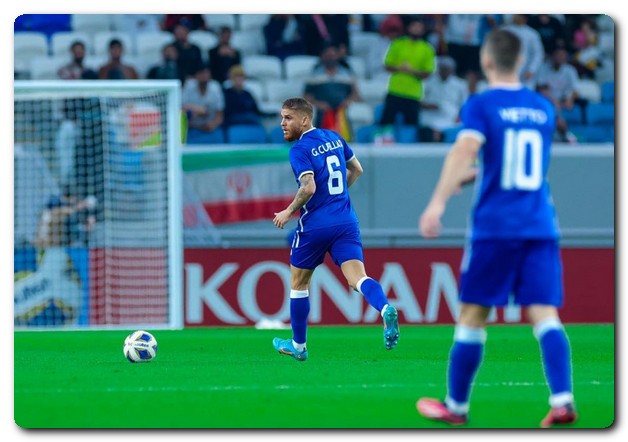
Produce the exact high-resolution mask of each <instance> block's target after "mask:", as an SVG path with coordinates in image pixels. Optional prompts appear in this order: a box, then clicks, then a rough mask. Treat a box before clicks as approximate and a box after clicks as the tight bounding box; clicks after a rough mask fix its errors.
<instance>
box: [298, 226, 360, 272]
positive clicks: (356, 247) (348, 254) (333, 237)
mask: <svg viewBox="0 0 628 442" xmlns="http://www.w3.org/2000/svg"><path fill="white" fill-rule="evenodd" d="M327 252H329V254H330V255H331V258H332V259H333V261H334V263H335V264H336V265H337V266H339V265H341V264H342V263H343V262H345V261H349V260H351V259H359V260H360V261H364V255H363V253H362V238H361V237H360V229H359V227H358V224H357V223H352V224H342V225H339V226H331V227H323V228H322V229H315V230H306V231H305V232H298V231H297V232H296V233H295V235H294V238H293V240H292V248H291V250H290V264H292V265H293V266H295V267H298V268H300V269H311V270H314V269H315V268H316V267H317V266H319V265H320V264H322V263H323V261H324V260H325V254H326V253H327Z"/></svg>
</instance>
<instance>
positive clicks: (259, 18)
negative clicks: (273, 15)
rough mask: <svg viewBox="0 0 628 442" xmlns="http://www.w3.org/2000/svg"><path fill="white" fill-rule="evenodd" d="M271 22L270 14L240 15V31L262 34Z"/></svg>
mask: <svg viewBox="0 0 628 442" xmlns="http://www.w3.org/2000/svg"><path fill="white" fill-rule="evenodd" d="M269 20H270V14H242V15H240V26H239V28H238V29H239V30H240V31H258V32H262V30H263V29H264V26H266V24H267V23H268V21H269Z"/></svg>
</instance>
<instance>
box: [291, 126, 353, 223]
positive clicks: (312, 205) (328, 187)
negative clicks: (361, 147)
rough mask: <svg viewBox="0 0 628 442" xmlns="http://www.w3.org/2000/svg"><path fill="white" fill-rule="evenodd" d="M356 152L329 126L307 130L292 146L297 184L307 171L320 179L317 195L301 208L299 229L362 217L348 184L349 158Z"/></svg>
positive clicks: (350, 221) (292, 158)
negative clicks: (356, 210)
mask: <svg viewBox="0 0 628 442" xmlns="http://www.w3.org/2000/svg"><path fill="white" fill-rule="evenodd" d="M353 156H354V155H353V151H352V150H351V148H350V147H349V146H348V145H347V143H346V141H345V140H344V139H343V138H342V137H341V136H340V135H338V134H337V133H336V132H334V131H331V130H327V129H317V128H313V129H311V130H309V131H307V132H305V133H303V135H302V136H301V138H300V139H299V140H298V141H297V142H296V143H294V145H293V146H292V147H291V148H290V165H291V166H292V171H293V172H294V176H295V177H296V180H297V185H299V184H300V182H299V180H300V178H301V177H302V176H303V175H304V174H306V173H313V174H314V181H315V183H316V192H315V193H314V196H313V197H312V198H311V199H310V200H309V201H308V202H307V204H305V206H304V207H302V208H301V217H300V218H299V225H298V227H297V230H298V231H300V232H303V231H305V230H314V229H320V228H322V227H330V226H336V225H340V224H348V223H354V222H357V221H358V218H357V216H356V214H355V211H354V210H353V207H352V205H351V200H350V198H349V191H348V186H347V161H349V160H351V159H352V158H353Z"/></svg>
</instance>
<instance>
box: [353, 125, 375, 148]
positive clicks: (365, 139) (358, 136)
mask: <svg viewBox="0 0 628 442" xmlns="http://www.w3.org/2000/svg"><path fill="white" fill-rule="evenodd" d="M375 127H376V126H375V125H374V124H369V125H368V126H362V127H359V128H358V129H357V130H356V131H355V141H356V143H372V142H373V133H374V132H375Z"/></svg>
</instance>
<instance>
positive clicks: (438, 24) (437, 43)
mask: <svg viewBox="0 0 628 442" xmlns="http://www.w3.org/2000/svg"><path fill="white" fill-rule="evenodd" d="M446 30H447V14H433V17H432V28H431V29H430V31H429V32H426V34H425V40H427V41H428V42H429V43H430V44H431V45H432V46H433V47H434V50H435V51H436V55H447V39H446V37H445V32H446Z"/></svg>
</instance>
